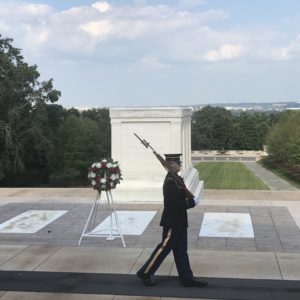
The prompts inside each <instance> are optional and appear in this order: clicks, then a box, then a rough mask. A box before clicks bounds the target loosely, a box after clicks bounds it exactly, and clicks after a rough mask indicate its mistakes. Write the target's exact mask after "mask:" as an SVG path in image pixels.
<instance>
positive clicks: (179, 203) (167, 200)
mask: <svg viewBox="0 0 300 300" xmlns="http://www.w3.org/2000/svg"><path fill="white" fill-rule="evenodd" d="M163 195H164V210H163V213H162V217H161V221H160V225H161V226H164V227H169V228H175V229H180V228H187V227H188V220H187V212H186V211H187V209H189V208H192V207H194V206H195V202H194V199H192V198H187V197H186V195H185V192H184V190H183V188H181V186H179V185H178V184H177V182H176V181H175V179H174V177H173V175H172V174H171V173H168V174H167V176H166V178H165V181H164V185H163Z"/></svg>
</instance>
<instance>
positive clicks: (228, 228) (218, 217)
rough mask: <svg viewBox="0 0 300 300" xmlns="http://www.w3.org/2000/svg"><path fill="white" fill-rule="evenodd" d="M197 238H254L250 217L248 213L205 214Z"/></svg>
mask: <svg viewBox="0 0 300 300" xmlns="http://www.w3.org/2000/svg"><path fill="white" fill-rule="evenodd" d="M199 236H206V237H231V238H254V232H253V226H252V221H251V216H250V214H249V213H217V212H207V213H205V214H204V218H203V222H202V225H201V229H200V233H199Z"/></svg>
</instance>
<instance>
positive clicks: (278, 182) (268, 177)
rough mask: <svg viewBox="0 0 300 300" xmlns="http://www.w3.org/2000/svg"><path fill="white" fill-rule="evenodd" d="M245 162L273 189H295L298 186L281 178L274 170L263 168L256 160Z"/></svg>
mask: <svg viewBox="0 0 300 300" xmlns="http://www.w3.org/2000/svg"><path fill="white" fill-rule="evenodd" d="M244 164H245V165H246V166H247V167H248V168H249V169H250V170H251V171H252V172H253V173H254V174H255V175H256V176H257V177H259V178H260V179H261V180H262V181H263V182H264V183H265V184H266V185H267V186H268V187H269V188H270V189H271V190H276V191H295V190H297V188H296V187H294V186H292V185H291V184H289V183H288V182H286V181H285V180H283V179H281V178H279V177H278V176H276V175H275V174H273V173H272V172H270V171H268V170H267V169H265V168H263V167H262V166H260V165H259V164H258V163H256V162H244Z"/></svg>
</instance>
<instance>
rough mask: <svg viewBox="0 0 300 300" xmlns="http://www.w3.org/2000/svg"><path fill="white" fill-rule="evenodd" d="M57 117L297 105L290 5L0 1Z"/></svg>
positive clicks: (297, 59) (188, 0)
mask: <svg viewBox="0 0 300 300" xmlns="http://www.w3.org/2000/svg"><path fill="white" fill-rule="evenodd" d="M0 34H1V35H2V36H4V37H10V38H13V40H14V41H13V46H15V47H17V48H20V49H21V50H22V54H23V56H24V60H25V61H26V62H28V63H29V64H36V65H37V66H38V70H39V72H40V74H41V78H40V79H41V80H48V79H50V78H53V80H54V87H55V88H56V89H58V90H60V91H61V92H62V96H61V98H60V100H59V102H58V103H59V104H61V105H63V106H65V107H78V108H86V107H119V106H131V107H134V106H178V105H180V106H181V105H197V104H214V103H225V102H226V103H240V102H256V103H260V102H280V101H285V102H287V101H300V84H299V78H300V1H299V0H173V1H171V0H165V1H163V0H153V1H150V0H148V1H147V0H108V1H96V0H94V1H90V0H63V1H62V0H54V1H50V0H49V1H48V0H47V1H46V0H44V1H43V0H40V1H38V0H28V1H20V0H0Z"/></svg>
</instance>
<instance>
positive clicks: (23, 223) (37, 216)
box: [0, 210, 68, 233]
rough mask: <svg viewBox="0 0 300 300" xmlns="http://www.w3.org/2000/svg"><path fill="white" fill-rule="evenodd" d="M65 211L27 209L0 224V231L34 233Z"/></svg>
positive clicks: (65, 211)
mask: <svg viewBox="0 0 300 300" xmlns="http://www.w3.org/2000/svg"><path fill="white" fill-rule="evenodd" d="M67 212H68V211H67V210H27V211H25V212H24V213H22V214H20V215H18V216H16V217H14V218H12V219H10V220H8V221H6V222H4V223H2V224H0V232H1V233H35V232H37V231H39V230H40V229H42V228H44V227H45V226H47V225H48V224H49V223H51V222H53V221H54V220H56V219H58V218H59V217H61V216H62V215H64V214H65V213H67Z"/></svg>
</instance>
